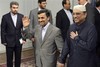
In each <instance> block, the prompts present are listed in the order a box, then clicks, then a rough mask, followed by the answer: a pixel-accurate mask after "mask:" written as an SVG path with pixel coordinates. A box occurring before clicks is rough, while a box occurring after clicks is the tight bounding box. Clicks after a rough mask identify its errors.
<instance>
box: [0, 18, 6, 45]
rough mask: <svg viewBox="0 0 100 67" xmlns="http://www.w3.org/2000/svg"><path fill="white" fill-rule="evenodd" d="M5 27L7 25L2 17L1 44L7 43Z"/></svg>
mask: <svg viewBox="0 0 100 67" xmlns="http://www.w3.org/2000/svg"><path fill="white" fill-rule="evenodd" d="M6 27H7V23H6V19H5V17H4V16H3V17H2V21H1V43H2V44H3V43H7V42H6Z"/></svg>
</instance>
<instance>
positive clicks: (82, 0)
mask: <svg viewBox="0 0 100 67" xmlns="http://www.w3.org/2000/svg"><path fill="white" fill-rule="evenodd" d="M78 4H80V5H84V6H85V7H86V12H87V19H86V20H87V22H90V23H95V19H94V7H93V5H91V4H90V3H89V2H88V0H78Z"/></svg>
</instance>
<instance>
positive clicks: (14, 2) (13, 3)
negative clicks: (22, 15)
mask: <svg viewBox="0 0 100 67" xmlns="http://www.w3.org/2000/svg"><path fill="white" fill-rule="evenodd" d="M12 5H18V6H19V3H18V2H16V1H12V2H11V3H10V7H12Z"/></svg>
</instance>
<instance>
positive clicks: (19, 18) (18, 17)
mask: <svg viewBox="0 0 100 67" xmlns="http://www.w3.org/2000/svg"><path fill="white" fill-rule="evenodd" d="M19 19H20V17H19V14H17V21H16V28H17V27H18V24H19V22H18V21H19Z"/></svg>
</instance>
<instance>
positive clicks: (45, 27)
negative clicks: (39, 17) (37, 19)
mask: <svg viewBox="0 0 100 67" xmlns="http://www.w3.org/2000/svg"><path fill="white" fill-rule="evenodd" d="M49 25H50V22H48V23H47V25H46V26H44V27H43V28H42V29H43V30H47V28H48V27H49Z"/></svg>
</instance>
